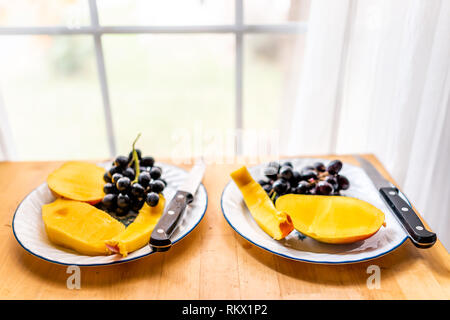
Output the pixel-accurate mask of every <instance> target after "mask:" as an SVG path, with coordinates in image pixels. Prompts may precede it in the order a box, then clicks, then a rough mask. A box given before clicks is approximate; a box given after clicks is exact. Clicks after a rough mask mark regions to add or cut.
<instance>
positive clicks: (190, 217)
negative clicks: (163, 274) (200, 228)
mask: <svg viewBox="0 0 450 320" xmlns="http://www.w3.org/2000/svg"><path fill="white" fill-rule="evenodd" d="M156 165H157V166H159V167H161V168H162V169H163V178H164V179H165V180H166V181H167V187H166V189H164V196H165V197H166V199H167V201H170V200H171V199H172V197H173V195H174V194H175V192H176V190H177V188H178V187H179V186H180V184H181V183H182V182H183V181H184V179H185V178H186V177H187V172H186V171H185V170H183V169H181V168H178V167H175V166H171V165H168V164H164V163H157V164H156ZM102 166H104V167H108V165H107V164H102ZM54 200H55V197H54V196H53V194H52V193H51V191H50V189H49V188H48V186H47V183H43V184H41V185H40V186H39V187H37V188H36V189H34V190H33V191H32V192H31V193H30V194H28V195H27V196H26V197H25V199H24V200H23V201H22V202H21V203H20V204H19V206H18V208H17V209H16V212H15V214H14V218H13V223H12V228H13V232H14V236H15V237H16V239H17V241H18V242H19V244H20V245H21V246H22V247H23V248H24V249H25V250H27V251H28V252H30V253H31V254H33V255H35V256H37V257H39V258H41V259H44V260H46V261H50V262H54V263H58V264H63V265H78V266H100V265H110V264H117V263H123V262H128V261H132V260H136V259H139V258H142V257H145V256H148V255H149V254H152V253H153V252H152V250H151V249H150V247H149V246H145V247H143V248H141V249H139V250H137V251H134V252H132V253H130V254H129V255H128V256H127V257H125V258H122V257H121V256H120V255H110V256H85V255H81V254H78V253H77V252H75V251H73V250H70V249H65V248H62V247H59V246H56V245H54V244H53V243H51V242H50V241H49V240H48V238H47V234H46V232H45V227H44V222H43V220H42V211H41V207H42V205H44V204H47V203H51V202H53V201H54ZM207 206H208V195H207V193H206V189H205V187H204V186H203V184H202V185H201V186H200V187H199V189H198V191H197V194H196V195H195V199H194V201H193V203H192V204H191V205H189V206H188V208H187V209H186V211H185V213H184V214H183V216H182V217H181V220H180V223H179V225H178V226H177V228H176V230H175V231H174V234H173V236H172V240H173V243H176V242H178V241H180V240H181V239H183V238H184V237H185V236H187V235H188V234H189V233H190V232H191V231H192V230H193V229H194V228H195V227H196V226H197V225H198V224H199V222H200V221H201V220H202V218H203V216H204V214H205V212H206V208H207Z"/></svg>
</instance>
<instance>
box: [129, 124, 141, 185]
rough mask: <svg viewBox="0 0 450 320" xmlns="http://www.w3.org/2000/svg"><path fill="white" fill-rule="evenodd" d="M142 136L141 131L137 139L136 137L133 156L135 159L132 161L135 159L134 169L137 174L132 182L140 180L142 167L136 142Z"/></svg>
mask: <svg viewBox="0 0 450 320" xmlns="http://www.w3.org/2000/svg"><path fill="white" fill-rule="evenodd" d="M140 137H141V133H140V132H139V134H138V135H137V137H136V139H134V142H133V158H132V159H133V160H132V161H131V162H133V161H134V171H135V173H136V175H135V178H134V180H133V182H131V184H133V183H136V182H138V178H139V174H140V173H141V171H140V167H139V157H138V154H137V152H136V148H135V145H136V142H137V141H138V139H139V138H140Z"/></svg>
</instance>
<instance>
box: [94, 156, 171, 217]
mask: <svg viewBox="0 0 450 320" xmlns="http://www.w3.org/2000/svg"><path fill="white" fill-rule="evenodd" d="M136 153H137V157H138V160H139V174H138V176H136V171H137V170H136V168H137V166H136V164H135V161H134V159H133V151H131V152H130V154H129V156H128V157H126V156H118V157H117V158H116V159H115V160H114V162H113V166H112V168H111V169H109V170H108V171H106V173H105V175H104V176H103V180H105V182H106V183H105V185H104V187H103V191H104V192H105V197H104V198H103V200H102V206H103V208H104V209H105V210H106V211H108V212H110V213H114V214H115V215H116V216H118V217H122V216H125V215H127V214H128V213H130V212H135V213H138V212H139V210H141V208H142V207H143V205H144V203H147V204H148V205H149V206H151V207H155V206H157V205H158V203H159V198H160V194H161V193H162V192H163V191H164V188H165V187H166V185H167V183H166V181H165V180H164V179H162V178H161V176H162V169H161V168H160V167H157V166H155V159H154V158H153V157H142V153H141V151H140V150H139V149H136Z"/></svg>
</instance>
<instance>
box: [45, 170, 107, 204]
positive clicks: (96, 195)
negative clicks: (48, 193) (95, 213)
mask: <svg viewBox="0 0 450 320" xmlns="http://www.w3.org/2000/svg"><path fill="white" fill-rule="evenodd" d="M104 173H105V169H104V168H102V167H99V166H97V165H95V164H92V163H88V162H81V161H69V162H66V163H64V164H63V165H62V166H61V167H60V168H58V169H56V170H55V171H53V172H52V173H51V174H50V175H49V176H48V178H47V184H48V187H49V188H50V190H52V191H53V192H54V193H55V194H57V195H58V196H60V197H64V198H67V199H71V200H78V201H83V202H88V203H90V204H96V203H98V202H100V201H101V200H102V199H103V197H104V193H103V185H104V183H105V182H104V181H103V175H104Z"/></svg>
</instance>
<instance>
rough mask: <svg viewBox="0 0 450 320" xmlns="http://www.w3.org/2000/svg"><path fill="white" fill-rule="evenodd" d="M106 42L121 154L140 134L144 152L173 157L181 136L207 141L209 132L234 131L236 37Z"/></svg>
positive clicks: (143, 37) (148, 37) (139, 37)
mask: <svg viewBox="0 0 450 320" xmlns="http://www.w3.org/2000/svg"><path fill="white" fill-rule="evenodd" d="M103 40H104V47H105V59H106V66H107V72H108V79H109V86H110V94H111V103H112V109H113V118H114V119H113V120H114V126H115V130H116V136H117V139H118V150H119V151H120V152H121V153H127V152H129V150H130V148H131V142H132V141H133V139H134V137H135V136H136V134H137V133H138V132H142V138H141V140H140V143H139V145H140V146H142V149H143V150H145V151H146V152H147V153H150V154H155V155H158V156H165V157H171V156H172V155H173V148H174V147H176V141H174V139H176V135H177V133H178V134H179V133H180V132H185V133H186V135H187V136H190V137H192V138H193V139H197V138H198V137H199V136H200V139H202V138H203V134H202V132H203V133H204V130H211V129H214V130H216V129H217V130H223V129H226V128H233V125H234V122H233V119H234V87H233V80H234V65H233V63H234V59H233V57H234V38H233V36H232V35H142V34H141V35H109V36H108V35H105V36H104V37H103ZM180 130H181V131H180ZM199 130H200V131H201V132H200V133H199ZM186 143H187V144H190V145H191V146H192V144H194V143H195V142H194V141H193V140H191V141H190V142H189V141H188V142H186ZM200 144H202V142H201V141H200ZM195 151H196V153H197V154H198V152H197V151H199V150H195Z"/></svg>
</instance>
